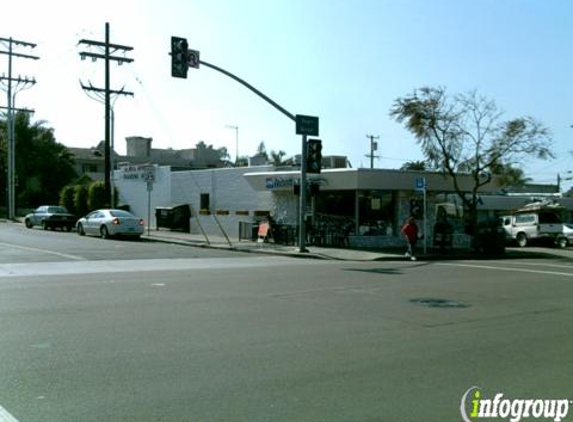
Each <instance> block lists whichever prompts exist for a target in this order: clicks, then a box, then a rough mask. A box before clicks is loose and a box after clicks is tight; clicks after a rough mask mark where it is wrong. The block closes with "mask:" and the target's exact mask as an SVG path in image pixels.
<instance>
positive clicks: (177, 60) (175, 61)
mask: <svg viewBox="0 0 573 422" xmlns="http://www.w3.org/2000/svg"><path fill="white" fill-rule="evenodd" d="M188 70H189V44H188V43H187V40H186V39H185V38H179V37H171V76H173V77H174V78H184V79H186V78H187V71H188Z"/></svg>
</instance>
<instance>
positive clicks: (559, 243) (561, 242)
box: [557, 236, 569, 249]
mask: <svg viewBox="0 0 573 422" xmlns="http://www.w3.org/2000/svg"><path fill="white" fill-rule="evenodd" d="M568 243H569V242H567V238H566V237H563V236H561V237H559V238H557V247H559V248H561V249H565V248H566V247H567V244H568Z"/></svg>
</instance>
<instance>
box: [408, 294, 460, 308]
mask: <svg viewBox="0 0 573 422" xmlns="http://www.w3.org/2000/svg"><path fill="white" fill-rule="evenodd" d="M410 302H412V303H415V304H418V305H422V306H427V307H428V308H468V307H469V306H470V305H469V304H468V303H464V302H458V301H456V300H449V299H438V298H430V297H425V298H421V299H410Z"/></svg>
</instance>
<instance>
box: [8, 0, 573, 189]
mask: <svg viewBox="0 0 573 422" xmlns="http://www.w3.org/2000/svg"><path fill="white" fill-rule="evenodd" d="M4 3H5V4H3V5H2V10H1V14H0V37H2V38H9V37H12V38H14V39H16V40H22V41H27V42H31V43H35V44H37V47H36V48H35V49H27V48H18V50H17V51H18V52H21V53H25V54H26V53H27V54H34V55H38V56H40V60H37V61H34V60H27V59H14V62H13V73H14V76H16V75H22V76H29V77H34V78H35V79H36V80H37V83H36V84H35V85H34V86H33V87H31V88H29V89H26V90H23V91H21V92H19V93H18V94H17V96H16V106H18V107H28V108H32V109H34V110H35V113H34V116H33V119H34V120H36V121H37V120H42V121H45V122H46V126H48V127H51V128H53V129H54V131H55V136H56V139H57V141H58V142H60V143H62V144H64V145H66V146H69V147H86V148H89V147H93V146H96V145H97V144H98V143H99V141H101V140H102V139H104V106H103V104H102V103H100V102H98V101H97V100H94V99H92V98H90V97H88V96H87V95H86V93H85V92H84V91H83V90H82V89H81V87H80V81H82V82H83V83H84V84H89V83H91V84H92V85H93V86H96V87H103V86H104V62H103V61H102V60H98V61H95V62H92V61H91V60H89V59H88V60H85V61H82V60H80V56H79V53H80V51H87V48H86V46H85V45H79V44H78V41H79V40H80V39H89V40H95V41H103V40H104V37H105V23H106V22H109V24H110V33H111V36H110V40H111V42H112V43H114V44H120V45H125V46H131V47H133V48H134V50H133V51H131V52H129V53H127V55H126V57H129V58H133V59H134V62H133V63H132V64H124V65H122V66H118V65H116V64H113V63H112V66H111V87H112V89H116V90H117V89H121V88H124V89H125V90H127V91H131V92H133V93H134V96H133V97H127V96H121V97H119V98H117V99H116V100H114V103H113V106H114V111H115V149H116V150H117V151H118V152H119V153H122V154H123V153H125V141H124V139H125V137H128V136H144V137H151V138H153V144H152V146H153V148H173V149H183V148H193V147H194V146H195V145H196V144H197V143H198V142H200V141H204V142H205V143H206V144H208V145H213V147H214V148H220V147H226V148H227V149H228V151H229V153H230V155H231V158H232V159H234V158H235V155H236V153H237V148H236V146H237V138H236V135H237V133H238V152H239V155H254V154H255V152H256V149H257V146H258V145H259V144H260V143H261V142H264V143H265V146H266V149H267V151H279V150H282V151H285V152H286V154H287V156H293V155H295V154H300V151H301V137H300V136H299V135H296V133H295V124H294V122H293V121H292V120H290V119H289V118H288V117H286V116H285V115H284V114H282V113H280V112H279V111H277V110H276V109H275V108H273V107H272V106H271V105H269V104H268V103H266V102H265V101H263V100H262V99H261V98H259V97H258V96H256V95H255V94H254V93H252V92H251V91H249V90H248V89H246V88H245V87H244V86H242V85H240V84H239V83H237V82H236V81H234V80H232V79H231V78H229V77H227V76H225V75H223V74H221V73H219V72H217V71H215V70H212V69H210V68H208V67H205V66H202V67H200V68H199V69H189V73H188V78H187V79H176V78H172V77H171V64H170V63H171V62H170V56H169V51H170V39H171V36H178V37H183V38H186V39H187V40H188V43H189V48H191V49H194V50H198V51H200V55H201V60H203V61H205V62H207V63H211V64H213V65H216V66H218V67H221V68H223V69H225V70H227V71H228V72H231V73H233V74H235V75H237V76H238V77H240V78H242V79H244V80H245V81H247V82H248V83H250V84H251V85H253V86H254V87H256V88H257V89H259V90H260V91H262V92H263V93H264V94H265V95H267V96H268V97H270V98H272V99H273V100H274V101H276V102H277V103H278V104H280V105H281V106H282V107H283V108H285V109H286V110H288V111H289V112H290V113H292V114H304V115H311V116H317V117H319V122H320V123H319V124H320V136H319V138H320V139H321V140H322V142H323V155H345V156H347V157H348V158H349V160H350V162H351V164H352V166H353V167H369V166H370V158H368V157H367V155H368V154H369V153H370V139H369V138H367V135H373V136H378V137H379V139H378V150H377V151H376V155H378V158H376V159H375V160H374V167H376V168H399V167H400V166H401V165H402V164H403V163H404V162H406V161H416V160H422V159H423V155H422V153H421V150H420V147H419V145H418V144H417V143H416V140H415V139H414V137H413V135H412V134H411V133H410V132H408V131H407V130H405V129H404V127H403V126H402V125H400V124H399V123H397V122H396V121H394V120H392V119H391V118H390V116H389V110H390V108H391V107H392V104H393V102H394V101H395V100H396V99H397V98H399V97H403V96H406V95H408V94H411V93H412V92H413V91H414V90H415V89H416V88H420V87H424V86H430V87H445V88H446V89H447V92H448V93H449V94H451V95H455V94H458V93H467V92H469V91H472V90H477V92H478V93H479V94H481V95H484V96H486V97H488V98H490V99H492V100H494V101H495V102H496V104H497V106H498V107H499V108H500V109H502V110H503V111H504V115H503V119H507V120H509V119H512V118H515V117H520V116H532V117H534V118H536V119H538V120H540V121H541V122H542V123H543V124H545V125H546V126H547V127H548V128H549V129H550V130H551V132H552V136H553V151H554V153H555V156H556V158H555V159H553V160H549V161H539V160H535V159H526V160H525V161H523V162H522V163H521V166H522V169H523V170H524V171H525V174H526V176H527V177H530V178H532V179H533V181H535V182H537V183H556V180H557V174H560V175H561V177H562V178H563V179H567V178H573V173H570V172H571V171H573V155H572V154H571V151H572V150H573V145H572V143H571V141H570V139H571V138H572V137H573V128H572V127H571V125H572V124H573V113H572V112H571V101H572V100H573V83H571V75H573V47H572V40H573V25H572V24H571V22H573V2H572V1H570V0H399V1H398V0H353V1H349V0H272V1H269V0H161V1H152V0H140V1H136V0H122V1H112V0H100V1H98V2H80V1H77V0H75V1H69V0H51V1H49V2H48V1H45V0H27V1H22V2H15V1H12V2H4ZM91 51H92V52H95V50H91ZM7 72H8V61H7V56H5V55H0V74H2V73H4V74H7ZM0 95H3V96H0V105H4V106H5V105H6V100H5V95H4V94H3V93H0ZM230 126H231V127H230ZM233 127H238V131H236V130H235V129H234V128H233ZM572 186H573V180H564V181H562V188H563V189H569V188H570V187H572Z"/></svg>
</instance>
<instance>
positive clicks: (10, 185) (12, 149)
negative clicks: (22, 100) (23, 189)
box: [0, 38, 39, 220]
mask: <svg viewBox="0 0 573 422" xmlns="http://www.w3.org/2000/svg"><path fill="white" fill-rule="evenodd" d="M0 45H3V46H4V47H6V48H7V51H5V50H0V54H7V55H8V76H7V77H6V76H4V75H2V76H0V85H2V88H3V89H5V91H6V94H7V97H8V98H7V107H6V109H7V117H8V118H7V119H6V120H7V121H6V123H7V127H8V157H7V167H8V174H7V177H6V182H7V191H8V192H7V193H8V198H7V209H8V212H7V217H8V219H10V220H13V219H14V218H15V217H16V141H15V136H14V112H15V111H31V110H27V109H23V110H20V109H16V107H15V102H16V101H15V100H16V93H17V92H18V91H21V90H22V89H25V88H29V87H30V86H32V85H34V84H35V83H36V80H35V79H33V78H32V79H30V78H28V77H24V78H22V77H20V76H18V77H17V78H13V77H12V58H13V57H20V58H24V59H33V60H38V59H39V57H37V56H31V55H29V54H22V53H16V52H15V51H14V47H28V48H35V47H36V44H32V43H29V42H25V41H18V40H14V39H12V38H0ZM2 108H4V107H2Z"/></svg>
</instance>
